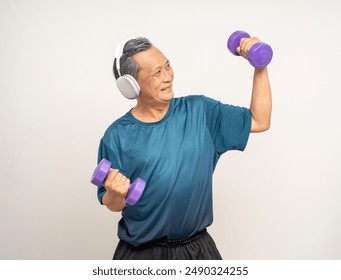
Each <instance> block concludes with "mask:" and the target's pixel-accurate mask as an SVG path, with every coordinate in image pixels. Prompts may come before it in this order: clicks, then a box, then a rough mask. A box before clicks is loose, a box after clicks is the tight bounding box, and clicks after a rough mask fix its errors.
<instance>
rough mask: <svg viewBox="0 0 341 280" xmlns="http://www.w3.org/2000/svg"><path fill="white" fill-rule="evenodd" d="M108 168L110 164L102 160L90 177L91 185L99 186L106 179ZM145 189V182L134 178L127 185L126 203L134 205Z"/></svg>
mask: <svg viewBox="0 0 341 280" xmlns="http://www.w3.org/2000/svg"><path fill="white" fill-rule="evenodd" d="M110 167H111V162H110V161H108V160H106V159H102V160H101V162H100V163H99V164H98V165H97V167H96V169H95V171H94V173H93V175H92V178H91V183H92V184H94V185H96V186H99V185H100V184H101V183H102V182H103V181H104V180H105V178H106V177H107V175H108V173H109V171H110ZM145 187H146V182H145V181H144V180H142V179H140V178H136V179H135V180H134V182H133V183H131V184H130V185H129V189H128V193H127V196H126V203H128V204H129V205H134V204H135V203H136V202H137V201H138V200H139V199H140V197H141V195H142V193H143V191H144V188H145Z"/></svg>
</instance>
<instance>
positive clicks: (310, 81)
mask: <svg viewBox="0 0 341 280" xmlns="http://www.w3.org/2000/svg"><path fill="white" fill-rule="evenodd" d="M340 14H341V8H340V4H339V3H338V1H336V0H324V1H322V0H319V1H317V0H315V1H314V0H310V1H308V0H302V1H296V0H295V1H294V0H286V1H273V0H259V1H254V0H245V1H223V0H220V1H219V0H210V1H198V0H191V1H186V0H172V1H160V0H159V1H156V0H152V1H142V0H140V1H138V0H131V1H117V0H111V1H110V0H106V1H105V0H96V1H95V0H88V1H81V0H78V1H77V0H58V1H57V0H56V1H51V0H32V1H24V0H0V133H1V137H0V141H1V145H0V172H1V173H0V176H1V177H0V180H1V181H0V182H1V188H0V222H1V230H0V259H110V258H111V257H112V254H113V251H114V249H115V247H116V244H117V237H116V231H117V222H118V220H119V219H120V214H119V213H111V212H110V211H108V210H107V209H106V208H105V207H103V206H100V204H99V203H98V201H97V196H96V187H94V186H92V185H91V184H90V182H89V181H90V177H91V175H92V172H93V170H94V168H95V166H96V162H97V149H98V144H99V140H100V138H101V137H102V135H103V133H104V131H105V129H106V128H107V127H108V126H109V125H110V124H111V123H112V122H113V121H114V120H115V119H117V118H118V117H120V116H121V115H123V114H124V113H125V112H127V111H128V110H129V109H130V108H132V107H133V106H134V104H135V102H134V101H129V100H126V99H124V98H123V97H122V96H121V95H120V94H119V92H118V90H117V88H116V85H115V83H114V79H113V77H112V71H111V69H112V62H113V54H114V49H115V47H116V44H117V43H118V42H119V41H121V40H123V39H126V38H130V37H135V36H146V37H148V38H149V39H150V40H151V41H152V42H153V43H154V44H155V45H156V46H157V47H158V48H160V49H161V50H162V51H163V52H164V54H165V55H166V56H167V57H168V58H169V59H170V61H171V63H172V65H173V68H174V71H175V81H174V88H175V94H176V96H183V95H189V94H205V95H207V96H210V97H212V98H215V99H218V100H220V101H222V102H225V103H230V104H234V105H240V106H246V107H248V106H249V103H250V95H251V85H252V74H253V69H252V67H251V66H250V65H249V64H248V62H247V61H246V60H243V59H242V58H240V57H235V56H233V55H232V54H230V53H229V52H228V50H227V48H226V41H227V38H228V36H229V35H230V34H231V33H232V32H233V31H235V30H238V29H242V30H245V31H248V32H249V33H250V34H252V35H254V36H257V37H259V38H260V39H262V40H263V41H265V42H268V43H269V44H270V45H271V46H272V48H273V50H274V58H273V61H272V62H271V65H270V66H269V74H270V79H271V85H272V91H273V118H272V127H271V129H270V130H269V131H268V132H266V133H262V134H253V135H251V136H250V140H249V144H248V147H247V149H246V151H245V152H244V153H240V152H230V153H227V154H225V156H223V157H222V158H221V160H220V162H219V163H218V166H217V169H216V172H215V176H214V217H215V219H214V223H213V225H212V226H211V227H210V228H209V232H210V233H211V235H212V236H213V238H214V239H215V241H216V243H217V246H218V248H219V249H220V251H221V253H222V256H223V258H224V259H340V258H341V239H340V236H341V204H340V202H339V201H340V196H341V189H340V188H341V175H340V174H341V172H340V167H341V158H340V156H341V145H340V143H341V125H340V116H339V108H340V102H341V90H340V86H339V84H340V80H341V78H340V71H339V67H340V64H341V56H340V50H341V35H340V30H339V27H340V26H341V25H340V24H341V18H340Z"/></svg>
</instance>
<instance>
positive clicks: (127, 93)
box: [115, 40, 140, 99]
mask: <svg viewBox="0 0 341 280" xmlns="http://www.w3.org/2000/svg"><path fill="white" fill-rule="evenodd" d="M128 41H129V40H124V41H122V42H120V43H119V44H118V45H117V47H116V50H115V59H116V69H117V72H118V75H119V77H118V78H117V80H116V84H117V87H118V89H119V91H120V92H121V93H122V94H123V96H124V97H126V98H128V99H135V98H137V97H138V96H139V95H140V86H139V84H138V83H137V81H136V79H135V78H134V77H133V76H131V75H128V74H125V75H123V76H121V71H120V69H121V65H120V59H121V56H122V55H123V49H124V46H125V44H126V43H127V42H128Z"/></svg>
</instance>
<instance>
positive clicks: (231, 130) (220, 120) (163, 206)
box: [98, 96, 251, 246]
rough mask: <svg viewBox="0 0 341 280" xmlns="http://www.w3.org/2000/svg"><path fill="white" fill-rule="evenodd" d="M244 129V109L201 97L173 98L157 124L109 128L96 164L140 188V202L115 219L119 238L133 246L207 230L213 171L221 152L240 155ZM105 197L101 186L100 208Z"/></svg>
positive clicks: (125, 120)
mask: <svg viewBox="0 0 341 280" xmlns="http://www.w3.org/2000/svg"><path fill="white" fill-rule="evenodd" d="M250 128H251V112H250V110H249V109H247V108H242V107H237V106H232V105H226V104H222V103H220V102H218V101H215V100H213V99H211V98H207V97H205V96H187V97H181V98H174V99H173V100H172V101H171V104H170V107H169V109H168V112H167V114H166V115H165V117H164V118H163V119H162V120H161V121H159V122H155V123H144V122H141V121H139V120H137V119H136V118H134V117H133V116H132V114H131V113H130V112H128V113H127V114H125V115H124V116H123V117H121V118H119V119H118V120H117V121H115V122H114V123H113V124H112V125H111V126H110V127H109V128H108V129H107V130H106V132H105V134H104V136H103V138H102V139H101V142H100V147H99V153H98V161H100V160H102V159H103V158H106V159H108V160H110V161H111V162H112V168H116V169H118V170H120V172H121V173H122V174H124V175H125V176H126V177H128V178H130V181H131V182H133V180H135V179H136V178H137V177H140V178H142V179H144V180H145V181H146V182H147V185H146V188H145V191H144V193H143V195H142V197H141V198H140V200H139V201H138V202H137V203H136V204H135V205H134V206H130V205H128V204H127V205H126V207H125V208H124V210H123V211H122V219H121V220H120V222H119V225H118V237H119V238H120V239H121V240H124V241H126V242H128V243H130V244H132V245H134V246H138V245H141V244H144V243H146V242H149V241H152V240H157V239H160V238H169V239H183V238H187V237H189V236H191V235H193V234H195V233H196V232H198V231H200V230H202V229H204V228H205V227H207V226H209V225H210V224H211V223H212V221H213V210H212V176H213V171H214V168H215V166H216V164H217V161H218V159H219V157H220V156H221V155H222V154H223V153H224V152H226V151H228V150H241V151H242V150H244V149H245V146H246V144H247V141H248V137H249V134H250ZM104 193H105V188H104V186H103V184H102V185H101V186H99V187H98V199H99V201H100V202H102V197H103V195H104Z"/></svg>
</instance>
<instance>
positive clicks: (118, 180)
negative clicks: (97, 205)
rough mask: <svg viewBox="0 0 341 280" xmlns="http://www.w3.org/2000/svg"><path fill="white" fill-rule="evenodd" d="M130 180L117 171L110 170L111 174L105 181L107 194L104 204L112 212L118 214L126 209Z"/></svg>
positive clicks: (104, 197)
mask: <svg viewBox="0 0 341 280" xmlns="http://www.w3.org/2000/svg"><path fill="white" fill-rule="evenodd" d="M129 185H130V180H129V179H128V178H127V177H125V176H124V175H123V174H122V173H120V172H119V171H118V170H117V169H112V168H110V171H109V174H108V176H107V178H106V180H105V181H104V187H105V189H106V192H105V194H104V196H103V200H102V202H103V204H104V205H105V206H107V208H108V209H109V210H111V211H114V212H118V211H121V210H123V208H124V207H125V197H126V196H127V193H128V189H129Z"/></svg>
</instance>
